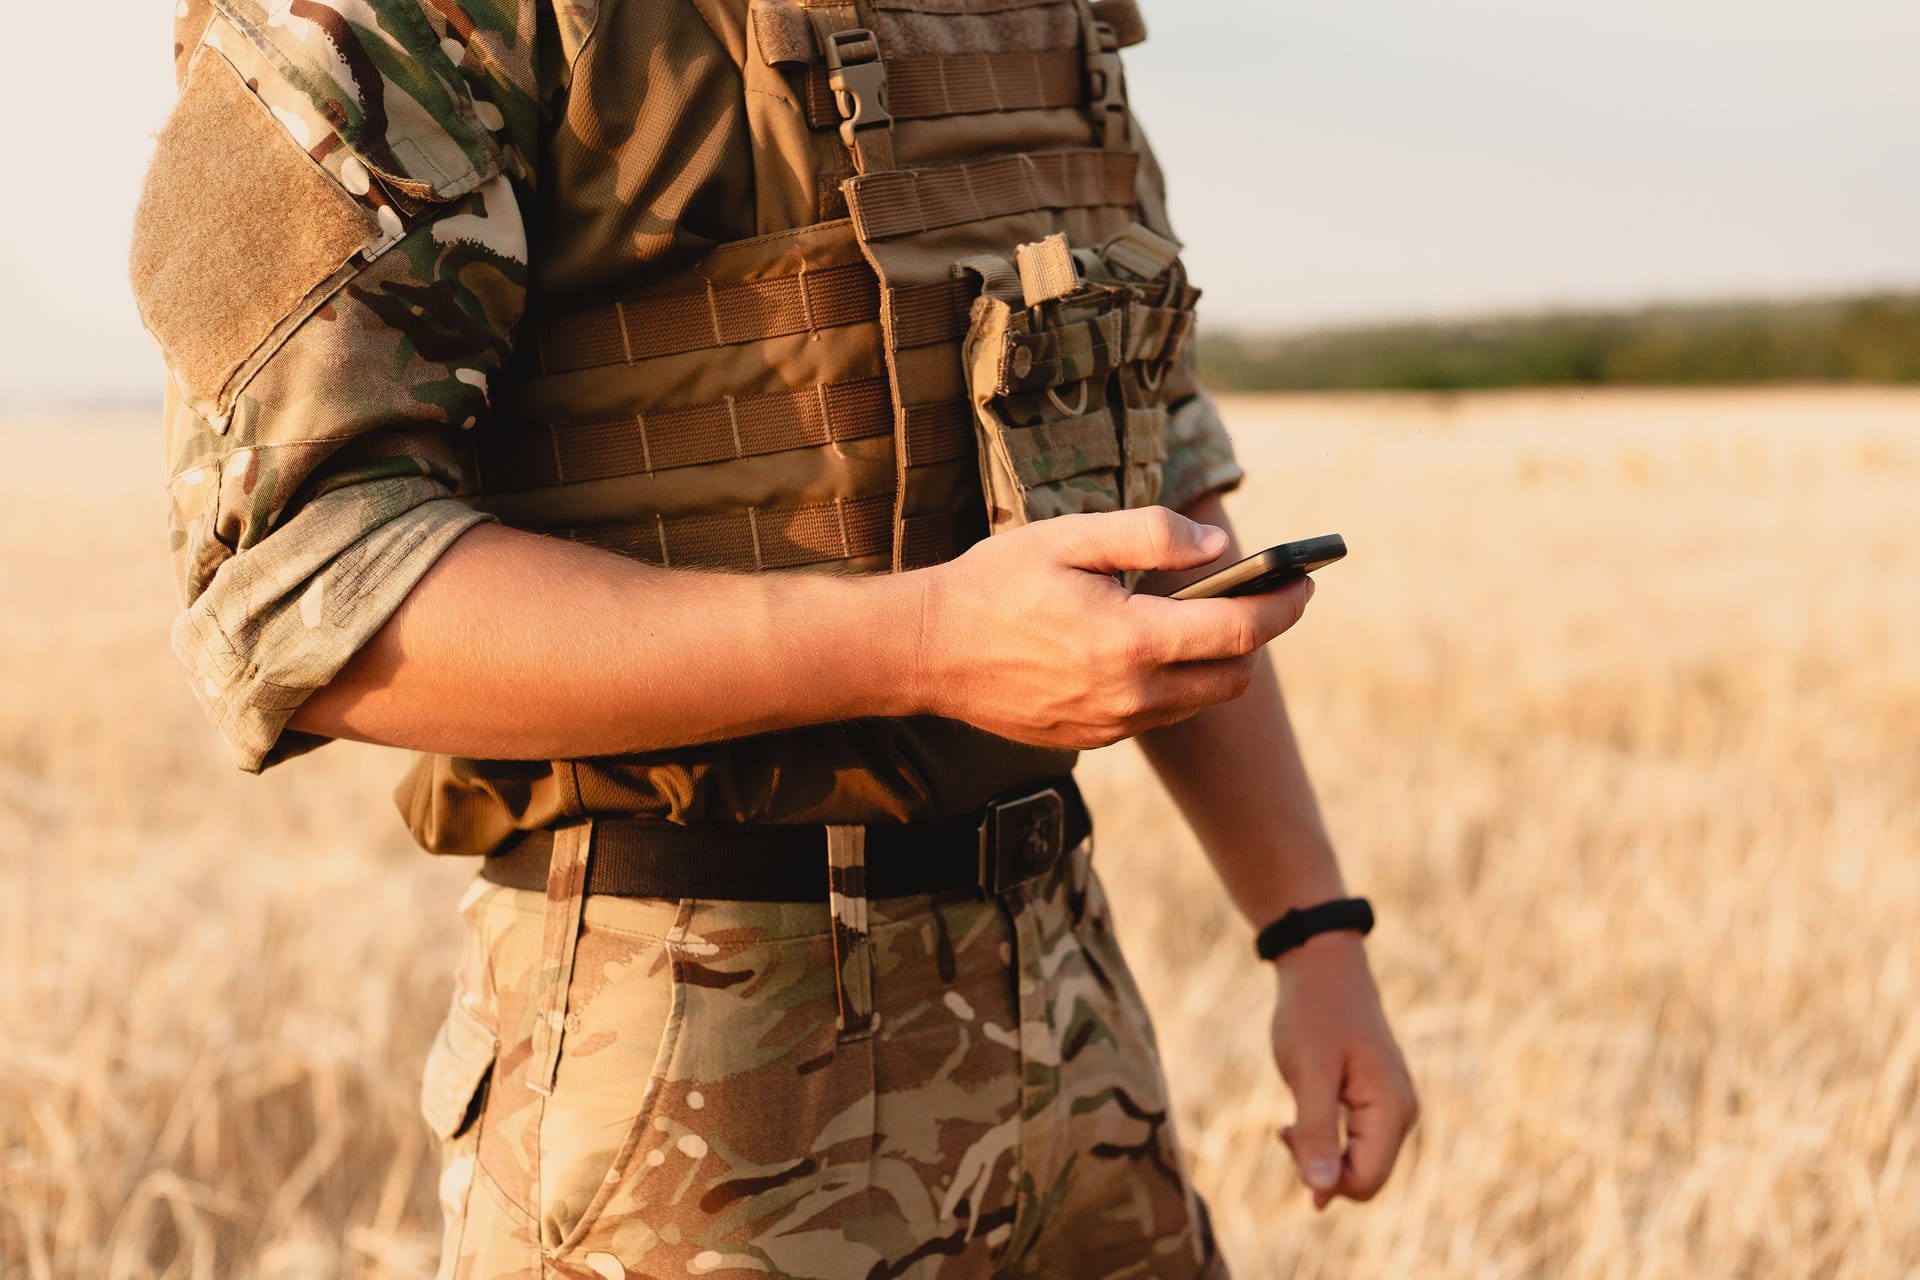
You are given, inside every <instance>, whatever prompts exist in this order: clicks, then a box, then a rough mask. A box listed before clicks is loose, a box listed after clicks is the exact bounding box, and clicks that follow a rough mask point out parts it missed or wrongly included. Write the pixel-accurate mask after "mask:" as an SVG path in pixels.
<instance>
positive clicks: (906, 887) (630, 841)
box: [480, 777, 1093, 902]
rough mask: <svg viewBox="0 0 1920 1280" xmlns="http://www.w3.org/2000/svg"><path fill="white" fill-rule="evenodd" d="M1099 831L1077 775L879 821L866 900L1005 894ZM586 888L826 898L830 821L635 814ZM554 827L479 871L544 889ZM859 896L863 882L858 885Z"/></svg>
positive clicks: (615, 828) (598, 853)
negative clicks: (951, 808)
mask: <svg viewBox="0 0 1920 1280" xmlns="http://www.w3.org/2000/svg"><path fill="white" fill-rule="evenodd" d="M1092 833H1093V820H1092V818H1091V817H1090V816H1089V814H1088V813H1087V806H1086V802H1085V801H1084V800H1082V799H1081V797H1080V789H1079V787H1077V786H1076V785H1074V781H1073V779H1072V778H1071V777H1062V778H1055V779H1053V780H1052V781H1050V782H1046V783H1043V784H1041V785H1040V786H1038V787H1031V788H1022V789H1021V790H1020V792H1018V793H1017V794H1014V795H1011V796H1008V797H1006V798H1003V799H1000V800H995V801H993V802H991V803H989V804H988V805H987V806H986V807H984V808H983V809H980V810H978V811H976V812H974V813H971V814H964V815H961V816H960V817H956V818H943V819H936V820H933V821H928V822H912V823H874V824H872V825H869V826H868V827H867V829H866V866H865V868H864V873H865V881H866V883H865V896H866V897H869V898H899V897H907V896H909V895H917V894H930V893H941V892H945V891H950V890H959V889H965V890H970V891H973V892H975V893H978V894H982V895H992V894H996V893H1002V892H1005V891H1006V890H1008V889H1012V888H1014V887H1016V886H1018V885H1021V884H1025V883H1027V882H1028V881H1031V880H1034V879H1037V878H1039V877H1040V876H1042V875H1045V874H1046V873H1047V872H1048V871H1049V870H1050V869H1051V868H1052V867H1053V865H1054V864H1055V863H1056V862H1058V861H1059V860H1060V858H1061V857H1062V856H1063V855H1064V854H1065V853H1066V852H1067V851H1068V850H1070V849H1073V848H1074V847H1075V846H1077V845H1078V844H1079V843H1080V842H1081V841H1083V840H1085V839H1086V838H1087V837H1088V836H1089V835H1091V834H1092ZM592 839H593V848H592V853H591V855H590V857H589V860H588V863H587V892H588V893H590V894H594V893H599V894H609V895H611V896H614V897H619V898H669V899H677V898H709V899H731V900H734V901H742V902H816V901H818V902H824V901H825V900H826V896H827V877H825V876H823V875H822V874H821V873H820V857H819V855H820V854H821V853H822V852H823V851H824V850H825V849H826V846H827V828H826V827H823V826H772V825H764V824H755V823H726V824H711V825H702V826H677V825H674V824H671V823H664V822H647V821H642V820H639V819H633V818H601V819H596V820H595V821H594V824H593V837H592ZM553 846H554V833H553V832H552V831H551V830H544V831H533V832H529V833H528V834H527V835H526V836H524V837H522V838H521V839H520V840H519V841H518V842H517V843H515V844H514V845H513V846H512V847H511V848H509V849H508V850H507V851H506V852H505V853H500V854H495V855H493V856H492V857H489V858H488V859H487V860H486V863H485V865H484V866H483V867H482V868H481V870H480V874H481V875H482V876H483V877H484V878H486V879H487V880H490V881H492V882H493V883H494V884H500V885H505V886H507V887H508V888H513V889H535V890H544V889H545V888H546V887H547V867H548V863H549V861H550V860H551V859H552V857H553ZM849 891H850V892H858V891H859V887H858V886H850V887H849Z"/></svg>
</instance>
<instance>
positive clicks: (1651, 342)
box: [1200, 294, 1920, 391]
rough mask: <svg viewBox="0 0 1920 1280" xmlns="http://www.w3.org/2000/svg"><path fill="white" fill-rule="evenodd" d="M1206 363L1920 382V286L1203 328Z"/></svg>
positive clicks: (1585, 380) (1505, 382)
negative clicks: (1730, 301) (1365, 322)
mask: <svg viewBox="0 0 1920 1280" xmlns="http://www.w3.org/2000/svg"><path fill="white" fill-rule="evenodd" d="M1200 365H1201V370H1202V372H1203V374H1204V376H1205V379H1206V381H1207V383H1208V385H1209V386H1212V387H1214V388H1217V389H1219V390H1222V391H1338V390H1380V391H1388V390H1398V391H1465V390H1473V389H1478V388H1488V387H1523V386H1579V385H1599V384H1606V383H1618V384H1640V385H1651V386H1693V385H1708V384H1725V383H1754V382H1881V383H1898V382H1920V294H1876V295H1872V296H1862V297H1850V298H1838V299H1829V300H1823V301H1817V302H1790V303H1751V304H1742V305H1712V306H1663V307H1651V308H1647V309H1645V310H1638V311H1614V312H1589V313H1565V314H1547V315H1537V316H1510V317H1501V318H1492V319H1485V320H1470V321H1459V322H1434V323H1422V324H1399V325H1386V326H1379V327H1371V328H1355V329H1341V330H1327V331H1321V332H1308V333H1299V334H1287V335H1264V336H1262V335H1254V334H1246V333H1234V332H1230V331H1229V332H1225V333H1222V332H1208V330H1207V326H1206V325H1204V324H1202V325H1201V339H1200Z"/></svg>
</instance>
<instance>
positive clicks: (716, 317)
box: [532, 262, 880, 374]
mask: <svg viewBox="0 0 1920 1280" xmlns="http://www.w3.org/2000/svg"><path fill="white" fill-rule="evenodd" d="M879 318H880V290H879V286H878V283H877V282H876V281H875V279H874V274H873V269H872V268H871V267H869V266H867V264H866V263H864V262H850V263H847V264H846V265H845V266H839V267H823V268H821V269H819V270H817V271H798V272H795V273H794V274H792V275H787V276H771V277H768V278H766V279H762V280H748V281H743V282H741V283H739V284H723V285H712V286H709V287H708V288H706V289H689V290H685V291H682V292H680V293H668V294H656V295H652V296H648V297H640V298H632V299H622V300H620V301H616V302H611V303H606V304H604V305H600V306H592V307H582V308H580V309H579V310H577V311H569V312H565V313H562V314H559V315H553V316H547V317H541V318H537V319H535V320H534V322H533V324H532V332H533V339H534V348H535V352H536V354H537V355H538V358H539V371H540V372H541V373H543V374H551V373H570V372H572V371H573V370H575V369H593V368H599V367H601V366H604V365H615V364H632V363H633V362H634V361H636V360H645V359H648V358H650V357H652V356H667V355H678V354H680V353H682V352H686V351H701V350H704V349H706V348H709V347H724V346H730V345H732V344H734V343H739V342H759V341H763V340H765V339H767V338H779V337H785V336H786V335H788V334H794V333H810V332H813V331H814V330H817V329H831V328H835V327H837V326H839V325H847V324H860V323H863V322H867V321H875V320H878V319H879Z"/></svg>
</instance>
